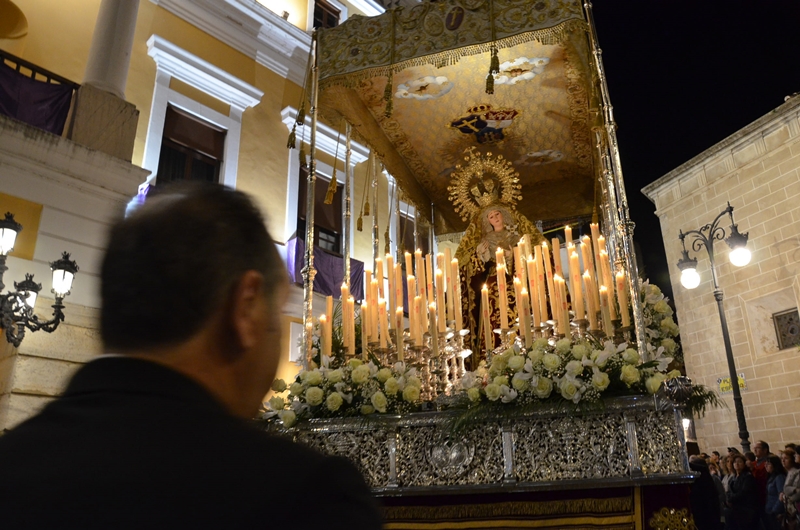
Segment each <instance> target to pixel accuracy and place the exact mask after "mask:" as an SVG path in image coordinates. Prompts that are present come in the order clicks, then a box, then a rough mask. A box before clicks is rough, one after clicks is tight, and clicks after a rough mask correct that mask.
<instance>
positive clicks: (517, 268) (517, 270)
mask: <svg viewBox="0 0 800 530" xmlns="http://www.w3.org/2000/svg"><path fill="white" fill-rule="evenodd" d="M521 252H522V249H520V248H519V245H517V246H516V247H514V277H515V278H519V279H522V270H523V269H522V253H521Z"/></svg>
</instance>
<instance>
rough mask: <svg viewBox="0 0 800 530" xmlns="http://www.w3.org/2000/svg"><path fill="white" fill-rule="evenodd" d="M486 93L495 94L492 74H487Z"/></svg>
mask: <svg viewBox="0 0 800 530" xmlns="http://www.w3.org/2000/svg"><path fill="white" fill-rule="evenodd" d="M486 93H487V94H494V75H492V74H489V75H487V76H486Z"/></svg>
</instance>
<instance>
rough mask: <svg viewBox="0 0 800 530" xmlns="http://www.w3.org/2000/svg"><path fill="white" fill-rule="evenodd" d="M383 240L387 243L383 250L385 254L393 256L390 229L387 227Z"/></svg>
mask: <svg viewBox="0 0 800 530" xmlns="http://www.w3.org/2000/svg"><path fill="white" fill-rule="evenodd" d="M383 239H384V240H385V241H386V245H385V246H384V248H383V251H384V252H383V253H384V254H391V253H392V246H391V245H390V244H389V227H388V226H387V227H386V232H385V233H384V234H383Z"/></svg>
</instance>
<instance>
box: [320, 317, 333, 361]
mask: <svg viewBox="0 0 800 530" xmlns="http://www.w3.org/2000/svg"><path fill="white" fill-rule="evenodd" d="M319 327H320V332H321V335H320V342H322V352H321V353H322V355H326V356H328V357H330V356H331V354H330V343H331V342H330V339H329V338H328V319H327V317H325V315H320V316H319ZM320 363H322V358H320Z"/></svg>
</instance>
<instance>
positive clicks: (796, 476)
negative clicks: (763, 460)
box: [779, 449, 800, 518]
mask: <svg viewBox="0 0 800 530" xmlns="http://www.w3.org/2000/svg"><path fill="white" fill-rule="evenodd" d="M796 458H797V453H795V452H794V451H793V450H792V449H785V450H784V451H783V453H781V463H782V464H783V467H784V469H786V482H784V484H783V492H782V493H781V494H780V497H779V499H780V501H781V502H782V503H784V508H785V509H786V514H785V517H795V518H797V517H798V513H797V503H798V502H800V467H798V466H797V464H795V459H796Z"/></svg>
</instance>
